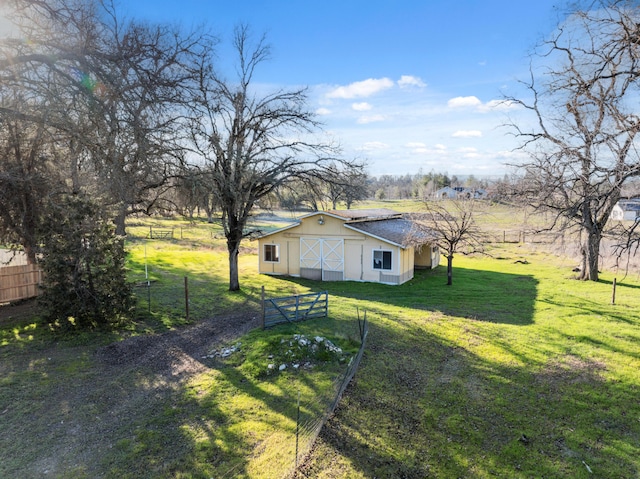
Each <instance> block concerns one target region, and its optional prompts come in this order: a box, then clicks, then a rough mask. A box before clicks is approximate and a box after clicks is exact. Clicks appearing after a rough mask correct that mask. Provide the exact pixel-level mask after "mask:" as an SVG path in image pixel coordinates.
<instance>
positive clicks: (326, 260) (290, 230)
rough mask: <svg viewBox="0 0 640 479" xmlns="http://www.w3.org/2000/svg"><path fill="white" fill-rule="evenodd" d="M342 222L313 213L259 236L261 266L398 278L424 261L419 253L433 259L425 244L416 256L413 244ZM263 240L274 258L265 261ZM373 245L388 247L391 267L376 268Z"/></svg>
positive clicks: (312, 275)
mask: <svg viewBox="0 0 640 479" xmlns="http://www.w3.org/2000/svg"><path fill="white" fill-rule="evenodd" d="M344 224H345V219H344V218H336V217H334V216H330V215H328V214H323V213H316V214H312V215H309V216H307V217H303V218H302V219H301V222H300V223H299V224H296V225H294V226H290V227H287V228H284V229H282V230H280V231H276V232H274V233H272V234H269V235H267V236H264V237H262V238H259V239H258V248H259V266H258V270H259V272H260V273H262V274H272V275H289V276H299V277H304V278H309V279H315V280H326V281H340V280H351V281H371V282H382V283H389V284H402V283H404V282H406V281H408V280H410V279H411V278H413V271H414V267H415V266H424V265H422V263H423V262H425V261H426V259H423V257H424V258H426V257H427V256H426V255H427V254H428V259H429V264H432V253H431V248H430V247H428V246H425V247H423V248H422V253H421V255H419V256H418V258H416V255H415V250H414V248H412V247H407V248H402V247H400V246H398V245H397V244H394V243H391V242H387V241H385V240H384V239H381V238H377V237H372V236H368V235H367V234H364V233H359V232H357V231H354V230H353V229H350V228H346V227H345V226H344ZM265 245H277V248H278V253H279V254H278V261H265V259H264V257H265V254H264V251H265ZM376 250H381V251H389V252H391V269H388V270H382V269H375V268H374V264H373V252H374V251H376ZM427 251H428V253H427Z"/></svg>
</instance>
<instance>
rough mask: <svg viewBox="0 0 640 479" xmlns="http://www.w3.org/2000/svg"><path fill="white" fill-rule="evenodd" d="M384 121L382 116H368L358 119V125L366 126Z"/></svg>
mask: <svg viewBox="0 0 640 479" xmlns="http://www.w3.org/2000/svg"><path fill="white" fill-rule="evenodd" d="M384 120H385V118H384V116H383V115H369V116H361V117H360V118H358V123H359V124H360V125H366V124H367V123H376V122H379V121H384Z"/></svg>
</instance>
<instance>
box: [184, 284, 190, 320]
mask: <svg viewBox="0 0 640 479" xmlns="http://www.w3.org/2000/svg"><path fill="white" fill-rule="evenodd" d="M184 309H185V311H186V316H187V321H189V280H188V278H187V277H186V276H185V277H184Z"/></svg>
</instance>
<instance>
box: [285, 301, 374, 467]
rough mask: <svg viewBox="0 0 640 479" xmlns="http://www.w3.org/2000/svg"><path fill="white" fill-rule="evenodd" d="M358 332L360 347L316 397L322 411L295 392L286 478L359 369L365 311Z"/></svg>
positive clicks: (365, 327)
mask: <svg viewBox="0 0 640 479" xmlns="http://www.w3.org/2000/svg"><path fill="white" fill-rule="evenodd" d="M358 332H359V334H360V348H359V349H358V352H357V354H356V355H355V356H353V357H352V358H351V360H350V361H349V364H348V365H347V367H346V369H345V370H344V372H343V373H342V374H341V375H340V376H338V377H337V378H336V379H335V381H334V382H333V388H331V389H330V390H329V392H328V393H327V395H326V396H324V397H322V396H319V397H317V398H316V401H315V404H316V405H317V404H321V405H324V407H323V408H321V410H322V413H321V414H317V413H315V414H314V413H313V412H312V411H313V409H314V408H309V407H305V405H304V404H301V403H300V395H299V394H298V407H297V417H296V438H295V440H296V448H295V461H294V464H293V465H292V468H291V470H289V471H287V472H286V473H285V475H284V477H285V478H295V477H297V476H298V468H299V466H300V465H301V464H302V463H303V462H304V460H305V458H306V457H307V456H308V455H309V453H310V452H311V449H312V448H313V445H314V444H315V441H316V439H317V438H318V435H319V434H320V431H321V430H322V428H323V426H324V425H325V424H326V423H327V421H328V420H329V418H330V417H331V415H332V414H333V413H334V411H335V410H336V407H337V406H338V404H339V403H340V399H341V398H342V395H343V394H344V392H345V390H346V389H347V386H349V383H350V382H351V380H352V379H353V377H354V376H355V374H356V372H357V371H358V367H359V366H360V362H361V361H362V356H363V354H364V350H365V347H366V343H367V335H368V334H369V323H368V322H367V314H366V311H365V313H364V318H363V320H360V312H359V311H358Z"/></svg>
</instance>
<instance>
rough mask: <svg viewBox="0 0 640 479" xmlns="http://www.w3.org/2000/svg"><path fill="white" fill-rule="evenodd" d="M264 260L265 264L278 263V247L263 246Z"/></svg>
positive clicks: (274, 245) (271, 245)
mask: <svg viewBox="0 0 640 479" xmlns="http://www.w3.org/2000/svg"><path fill="white" fill-rule="evenodd" d="M264 260H265V261H266V262H267V263H278V262H279V261H280V245H277V244H266V245H264Z"/></svg>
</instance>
